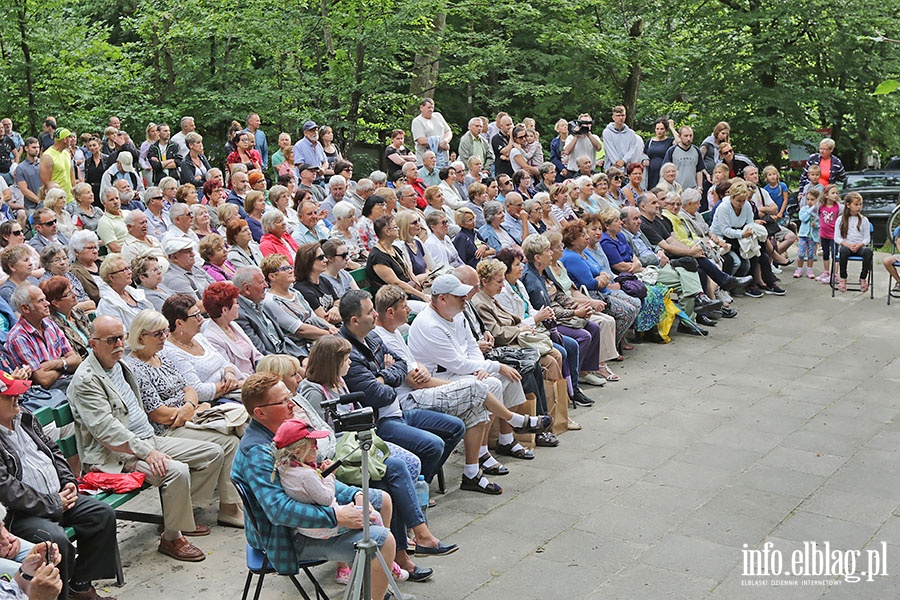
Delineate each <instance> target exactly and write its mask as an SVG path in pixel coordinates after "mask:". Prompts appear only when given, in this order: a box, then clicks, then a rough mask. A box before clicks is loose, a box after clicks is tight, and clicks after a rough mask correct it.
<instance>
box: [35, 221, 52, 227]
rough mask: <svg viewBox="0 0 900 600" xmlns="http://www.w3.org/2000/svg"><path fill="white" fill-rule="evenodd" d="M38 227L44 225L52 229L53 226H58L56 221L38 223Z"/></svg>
mask: <svg viewBox="0 0 900 600" xmlns="http://www.w3.org/2000/svg"><path fill="white" fill-rule="evenodd" d="M38 225H43V226H44V227H52V226H53V225H56V219H53V220H52V221H47V222H46V223H38Z"/></svg>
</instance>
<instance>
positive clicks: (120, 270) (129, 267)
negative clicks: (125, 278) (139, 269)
mask: <svg viewBox="0 0 900 600" xmlns="http://www.w3.org/2000/svg"><path fill="white" fill-rule="evenodd" d="M130 270H131V265H127V266H126V267H125V268H123V269H119V270H118V271H113V272H112V273H110V275H118V274H119V273H124V272H125V271H130Z"/></svg>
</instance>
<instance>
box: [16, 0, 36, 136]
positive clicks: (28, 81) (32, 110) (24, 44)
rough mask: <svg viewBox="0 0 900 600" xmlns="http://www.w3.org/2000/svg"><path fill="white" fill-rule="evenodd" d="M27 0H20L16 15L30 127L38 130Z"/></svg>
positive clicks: (31, 129) (32, 129)
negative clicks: (23, 65) (23, 63)
mask: <svg viewBox="0 0 900 600" xmlns="http://www.w3.org/2000/svg"><path fill="white" fill-rule="evenodd" d="M27 4H28V2H27V0H19V4H18V6H17V7H16V16H17V21H18V25H19V39H20V46H21V49H22V58H23V59H24V61H25V95H26V96H27V97H28V127H29V130H30V131H37V130H38V117H37V106H36V102H35V99H34V74H33V73H32V70H31V46H29V44H28V13H27V12H26V10H27V7H26V5H27Z"/></svg>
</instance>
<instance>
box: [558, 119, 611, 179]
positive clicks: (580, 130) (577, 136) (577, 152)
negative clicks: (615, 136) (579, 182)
mask: <svg viewBox="0 0 900 600" xmlns="http://www.w3.org/2000/svg"><path fill="white" fill-rule="evenodd" d="M593 126H594V120H593V119H592V118H591V115H589V114H588V113H581V114H580V115H578V119H577V120H575V121H569V139H567V140H566V145H565V149H564V150H563V153H564V154H566V155H567V156H568V157H569V163H568V165H566V166H567V167H568V170H569V171H570V172H572V173H574V172H576V171H578V164H577V163H576V159H577V158H578V157H579V156H588V157H589V158H590V159H591V169H593V168H594V166H595V165H596V164H597V153H598V152H600V150H601V149H602V148H603V142H601V141H600V138H599V137H598V136H597V135H596V134H593V133H591V127H593Z"/></svg>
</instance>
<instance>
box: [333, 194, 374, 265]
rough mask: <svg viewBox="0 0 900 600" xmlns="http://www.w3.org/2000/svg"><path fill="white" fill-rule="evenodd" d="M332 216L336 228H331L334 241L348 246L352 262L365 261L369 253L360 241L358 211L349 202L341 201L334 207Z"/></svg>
mask: <svg viewBox="0 0 900 600" xmlns="http://www.w3.org/2000/svg"><path fill="white" fill-rule="evenodd" d="M331 214H332V216H333V217H334V227H332V228H331V237H332V239H336V240H341V241H342V242H344V243H345V244H346V245H347V249H348V250H349V252H350V258H351V259H352V260H354V261H359V262H363V261H365V260H366V257H367V256H368V255H369V251H368V250H366V248H365V247H363V245H362V244H361V243H360V241H359V232H358V231H357V229H356V221H357V219H356V209H355V208H354V207H353V205H352V204H350V203H349V202H347V201H345V200H341V201H340V202H338V203H337V204H335V205H334V208H333V209H332V211H331Z"/></svg>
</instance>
